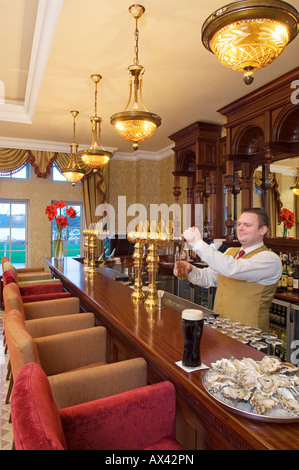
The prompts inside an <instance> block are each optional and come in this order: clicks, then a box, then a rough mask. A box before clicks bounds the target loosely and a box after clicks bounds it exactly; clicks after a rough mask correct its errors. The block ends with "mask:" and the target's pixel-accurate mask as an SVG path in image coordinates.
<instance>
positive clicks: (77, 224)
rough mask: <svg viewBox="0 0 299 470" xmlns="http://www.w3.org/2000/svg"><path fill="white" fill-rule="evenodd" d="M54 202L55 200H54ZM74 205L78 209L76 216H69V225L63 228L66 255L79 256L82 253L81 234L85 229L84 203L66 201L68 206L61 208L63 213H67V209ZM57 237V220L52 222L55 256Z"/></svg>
mask: <svg viewBox="0 0 299 470" xmlns="http://www.w3.org/2000/svg"><path fill="white" fill-rule="evenodd" d="M53 202H54V201H53ZM69 207H72V208H73V209H74V210H75V211H76V214H77V215H76V218H75V219H71V218H70V217H68V226H67V227H65V228H64V229H62V240H63V241H64V256H70V257H72V256H78V255H80V253H81V234H82V231H83V204H82V203H81V202H71V201H68V202H66V207H64V208H63V209H61V215H62V216H63V217H64V216H65V215H66V209H68V208H69ZM59 210H60V209H59ZM56 237H57V226H56V222H55V220H53V222H52V256H54V240H56Z"/></svg>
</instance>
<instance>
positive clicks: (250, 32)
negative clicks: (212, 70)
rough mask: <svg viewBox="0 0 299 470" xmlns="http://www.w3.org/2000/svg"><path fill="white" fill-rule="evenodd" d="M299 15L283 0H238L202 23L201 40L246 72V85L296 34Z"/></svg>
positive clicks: (225, 62) (231, 65)
mask: <svg viewBox="0 0 299 470" xmlns="http://www.w3.org/2000/svg"><path fill="white" fill-rule="evenodd" d="M298 31H299V14H298V12H297V10H296V9H295V8H294V7H293V6H291V5H290V4H288V3H286V2H283V1H281V0H267V1H266V2H264V1H259V0H237V1H235V2H233V3H229V4H228V5H226V6H224V7H222V8H220V9H219V10H217V11H215V12H214V13H212V14H211V15H210V16H209V17H208V18H207V20H206V21H205V22H204V24H203V26H202V31H201V33H202V42H203V44H204V46H205V47H206V49H208V50H209V51H210V52H212V53H213V54H215V56H216V57H217V58H218V59H219V61H220V62H221V63H222V64H223V65H225V66H226V67H229V68H230V69H233V70H238V71H243V72H244V75H243V79H244V82H245V83H246V84H247V85H250V84H251V83H252V82H253V79H254V74H253V72H254V71H255V70H258V69H261V68H263V67H266V66H267V65H269V64H271V63H272V62H273V61H274V60H275V59H277V57H278V56H279V55H280V54H281V53H282V51H283V50H284V48H285V47H286V46H287V45H288V44H289V43H290V42H291V41H292V40H293V39H294V38H295V37H296V36H297V34H298Z"/></svg>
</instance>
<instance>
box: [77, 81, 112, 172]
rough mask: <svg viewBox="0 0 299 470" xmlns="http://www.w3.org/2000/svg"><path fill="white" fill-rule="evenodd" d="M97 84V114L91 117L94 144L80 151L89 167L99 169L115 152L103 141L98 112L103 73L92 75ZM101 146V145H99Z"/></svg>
mask: <svg viewBox="0 0 299 470" xmlns="http://www.w3.org/2000/svg"><path fill="white" fill-rule="evenodd" d="M90 78H91V79H92V80H93V82H94V84H95V114H94V116H92V117H91V118H90V121H91V123H92V144H91V147H90V148H89V149H88V150H82V151H81V152H80V155H81V158H82V160H83V162H84V163H85V164H86V165H88V166H89V167H91V168H93V170H94V171H97V170H98V169H99V168H101V167H102V166H103V165H105V164H106V163H108V162H109V160H110V158H112V157H113V153H111V152H108V151H107V150H105V148H104V147H103V145H102V142H101V122H102V119H101V118H100V117H99V116H98V115H97V112H98V83H99V82H100V80H101V78H102V77H101V75H98V74H93V75H91V77H90ZM98 144H99V145H100V147H99V145H98Z"/></svg>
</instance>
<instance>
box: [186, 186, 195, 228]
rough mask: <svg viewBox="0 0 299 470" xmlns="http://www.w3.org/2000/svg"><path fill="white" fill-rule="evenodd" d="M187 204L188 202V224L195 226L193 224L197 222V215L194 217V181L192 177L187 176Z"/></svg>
mask: <svg viewBox="0 0 299 470" xmlns="http://www.w3.org/2000/svg"><path fill="white" fill-rule="evenodd" d="M187 204H188V221H189V224H188V225H190V226H191V227H193V225H194V224H195V217H194V181H193V178H192V177H189V178H187ZM189 218H190V219H189Z"/></svg>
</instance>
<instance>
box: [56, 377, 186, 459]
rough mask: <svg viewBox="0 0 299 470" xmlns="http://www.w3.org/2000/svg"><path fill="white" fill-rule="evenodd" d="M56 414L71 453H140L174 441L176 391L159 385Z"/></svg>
mask: <svg viewBox="0 0 299 470" xmlns="http://www.w3.org/2000/svg"><path fill="white" fill-rule="evenodd" d="M59 414H60V417H61V422H62V427H63V431H64V435H65V440H66V444H67V448H68V449H70V450H71V449H78V450H83V449H84V450H87V449H89V450H93V449H94V450H95V449H105V450H114V449H118V450H128V449H134V450H142V449H144V448H146V447H150V446H151V445H154V444H155V443H157V442H159V441H161V440H164V439H165V440H167V439H168V440H170V439H174V436H175V389H174V386H173V385H172V384H171V383H170V382H161V383H157V384H154V385H148V386H147V387H142V388H138V389H135V390H131V391H129V392H124V393H121V394H118V395H116V396H112V397H107V398H102V399H101V400H96V401H93V402H89V403H84V404H81V405H78V406H74V407H71V408H65V409H63V410H59ZM82 429H84V433H83V432H82ZM178 448H179V447H178Z"/></svg>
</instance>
